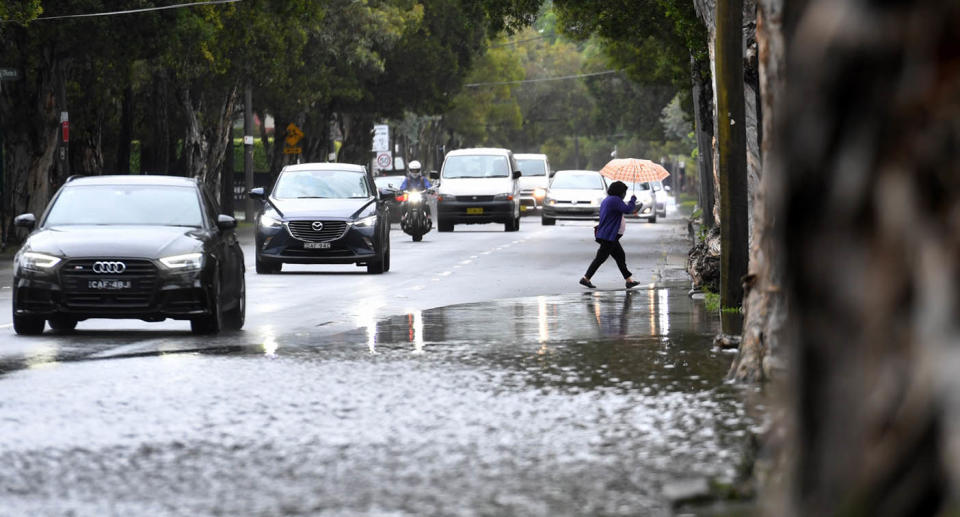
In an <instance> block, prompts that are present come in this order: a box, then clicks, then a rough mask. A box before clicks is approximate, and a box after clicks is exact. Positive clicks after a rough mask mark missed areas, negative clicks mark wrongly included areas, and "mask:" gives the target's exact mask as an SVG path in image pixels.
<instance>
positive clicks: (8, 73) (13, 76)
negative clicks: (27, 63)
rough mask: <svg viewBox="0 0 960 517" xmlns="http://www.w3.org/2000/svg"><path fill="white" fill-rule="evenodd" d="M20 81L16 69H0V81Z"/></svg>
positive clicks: (18, 72)
mask: <svg viewBox="0 0 960 517" xmlns="http://www.w3.org/2000/svg"><path fill="white" fill-rule="evenodd" d="M17 79H20V71H19V70H17V69H16V68H0V81H16V80H17Z"/></svg>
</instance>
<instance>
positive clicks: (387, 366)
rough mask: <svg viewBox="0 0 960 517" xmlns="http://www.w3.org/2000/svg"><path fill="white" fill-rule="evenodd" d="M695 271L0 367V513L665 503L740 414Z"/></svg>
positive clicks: (718, 474)
mask: <svg viewBox="0 0 960 517" xmlns="http://www.w3.org/2000/svg"><path fill="white" fill-rule="evenodd" d="M688 288H689V283H685V282H675V283H672V284H671V283H668V284H665V285H662V286H651V287H647V288H637V289H636V290H634V291H631V292H627V291H624V290H618V291H598V292H592V291H591V292H577V293H572V294H565V295H554V296H543V297H532V298H520V299H507V300H499V301H495V302H485V303H475V304H466V305H454V306H449V307H442V308H436V309H430V310H424V311H413V312H411V313H409V314H404V315H401V316H396V317H392V318H389V319H386V320H384V321H380V322H378V323H377V324H376V325H371V326H370V327H365V328H360V329H357V330H355V331H349V332H346V333H340V334H336V335H334V336H332V337H329V336H327V337H324V338H323V339H322V340H318V339H316V336H312V335H310V334H309V333H300V334H297V335H295V336H288V337H287V338H285V339H284V342H282V343H280V342H277V341H274V340H270V339H267V340H265V341H264V342H260V343H250V344H238V345H236V346H217V347H212V348H208V349H204V348H200V349H198V350H193V351H186V352H180V353H164V354H156V355H152V354H147V355H144V356H133V357H127V358H122V359H119V360H118V359H111V360H78V361H69V360H68V361H54V360H51V361H48V362H44V361H42V360H37V361H35V362H33V363H31V364H29V365H19V366H18V367H16V368H6V372H5V373H3V375H2V376H0V391H2V394H3V396H2V400H0V465H2V467H0V514H2V515H98V516H99V515H161V516H162V515H337V516H339V515H344V516H352V515H378V516H379V515H391V516H406V515H410V516H413V515H418V516H419V515H464V516H473V515H476V516H485V515H534V516H547V515H550V516H553V515H671V514H673V513H674V511H673V510H672V508H671V505H670V502H669V501H668V500H667V499H666V498H665V496H664V487H665V486H667V485H669V484H671V483H674V482H676V481H678V480H684V479H690V478H691V477H698V478H700V477H702V478H712V479H720V480H732V479H733V478H734V477H735V476H736V473H737V470H738V469H739V468H740V463H741V461H742V457H743V455H744V452H745V449H746V447H747V443H748V442H749V440H748V433H749V430H750V428H751V427H752V426H753V425H754V422H753V421H752V419H751V417H750V416H749V412H748V411H747V409H746V407H745V405H744V393H743V392H742V391H741V390H742V389H741V388H738V387H735V386H731V385H728V384H725V383H724V382H723V378H724V376H725V374H726V372H727V369H728V367H729V364H730V361H731V359H732V356H731V355H730V354H729V353H725V352H722V351H720V350H716V349H713V348H712V345H711V342H712V338H713V336H714V335H715V334H716V333H717V332H718V331H719V325H720V323H719V319H718V317H717V316H716V315H714V314H709V313H708V312H707V311H706V310H705V309H704V307H703V304H702V302H698V301H694V300H691V299H690V298H689V297H688V296H687V290H688Z"/></svg>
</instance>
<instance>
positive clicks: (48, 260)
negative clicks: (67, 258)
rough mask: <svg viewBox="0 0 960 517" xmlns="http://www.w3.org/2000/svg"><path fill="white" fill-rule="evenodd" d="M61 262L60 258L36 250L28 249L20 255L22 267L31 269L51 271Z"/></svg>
mask: <svg viewBox="0 0 960 517" xmlns="http://www.w3.org/2000/svg"><path fill="white" fill-rule="evenodd" d="M59 263H60V259H59V258H57V257H54V256H52V255H45V254H43V253H37V252H35V251H27V252H24V253H23V254H22V255H20V267H22V268H23V269H28V270H30V271H49V270H50V268H52V267H53V266H56V265H57V264H59Z"/></svg>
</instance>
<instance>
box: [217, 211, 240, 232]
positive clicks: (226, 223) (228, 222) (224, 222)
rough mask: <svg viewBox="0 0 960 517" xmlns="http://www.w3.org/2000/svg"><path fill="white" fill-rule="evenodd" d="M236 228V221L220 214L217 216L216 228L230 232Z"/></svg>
mask: <svg viewBox="0 0 960 517" xmlns="http://www.w3.org/2000/svg"><path fill="white" fill-rule="evenodd" d="M236 227H237V220H236V219H234V218H233V217H230V216H229V215H226V214H220V215H218V216H217V228H220V229H221V230H224V231H226V230H232V229H234V228H236Z"/></svg>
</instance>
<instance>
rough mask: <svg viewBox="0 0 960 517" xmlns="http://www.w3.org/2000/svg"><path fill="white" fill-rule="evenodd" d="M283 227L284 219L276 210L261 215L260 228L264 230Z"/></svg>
mask: <svg viewBox="0 0 960 517" xmlns="http://www.w3.org/2000/svg"><path fill="white" fill-rule="evenodd" d="M281 225H283V219H281V218H280V214H278V213H277V211H276V210H268V211H266V212H264V213H262V214H260V227H261V228H264V229H273V228H279V227H280V226H281Z"/></svg>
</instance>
